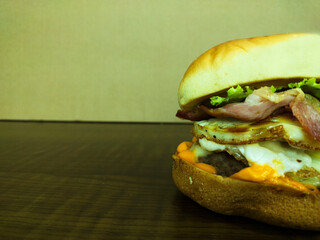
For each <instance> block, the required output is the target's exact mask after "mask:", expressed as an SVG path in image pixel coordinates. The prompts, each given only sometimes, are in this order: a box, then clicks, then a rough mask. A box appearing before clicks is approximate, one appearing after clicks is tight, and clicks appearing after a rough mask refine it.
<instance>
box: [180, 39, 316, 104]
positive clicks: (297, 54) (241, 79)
mask: <svg viewBox="0 0 320 240" xmlns="http://www.w3.org/2000/svg"><path fill="white" fill-rule="evenodd" d="M304 77H316V78H318V77H320V35H317V34H310V33H288V34H278V35H271V36H264V37H255V38H248V39H238V40H233V41H229V42H225V43H222V44H220V45H218V46H215V47H213V48H211V49H210V50H208V51H207V52H205V53H204V54H202V55H201V56H200V57H198V58H197V59H196V60H195V61H194V62H193V63H192V64H191V65H190V66H189V68H188V70H187V71H186V73H185V75H184V77H183V79H182V81H181V83H180V87H179V92H178V98H179V104H180V107H181V109H182V110H189V109H191V108H192V107H194V106H195V105H196V104H197V103H199V102H200V101H202V100H203V99H205V98H207V97H208V96H212V95H214V93H217V92H221V91H224V90H226V89H228V88H230V87H233V86H236V85H249V84H253V83H259V82H262V81H271V80H275V79H276V80H278V79H292V78H300V79H301V78H304Z"/></svg>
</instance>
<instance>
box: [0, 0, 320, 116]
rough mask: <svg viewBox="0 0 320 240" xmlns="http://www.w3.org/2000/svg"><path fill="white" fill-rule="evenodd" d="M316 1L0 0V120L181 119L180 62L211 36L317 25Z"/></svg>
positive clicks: (217, 39)
mask: <svg viewBox="0 0 320 240" xmlns="http://www.w3.org/2000/svg"><path fill="white" fill-rule="evenodd" d="M319 13H320V0H305V1H301V0H229V1H226V0H213V1H206V0H202V1H195V0H159V1H152V0H132V1H129V0H114V1H112V0H107V1H102V0H88V1H79V0H65V1H60V0H50V1H36V0H33V1H22V0H21V1H19V0H14V1H6V0H1V1H0V119H17V120H63V121H74V120H77V121H116V122H117V121H120V122H127V121H129V122H131V121H133V122H182V121H181V120H178V119H177V118H176V117H175V113H176V110H177V109H178V103H177V89H178V85H179V82H180V80H181V78H182V77H183V74H184V72H185V70H186V69H187V67H188V66H189V64H190V63H191V62H192V61H193V60H194V59H195V58H196V57H197V56H199V55H200V54H201V53H203V52H205V51H206V50H207V49H209V48H211V47H212V46H214V45H217V44H219V43H221V42H224V41H228V40H231V39H237V38H246V37H252V36H260V35H269V34H276V33H284V32H320V14H319Z"/></svg>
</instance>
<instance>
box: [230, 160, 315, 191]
mask: <svg viewBox="0 0 320 240" xmlns="http://www.w3.org/2000/svg"><path fill="white" fill-rule="evenodd" d="M231 178H233V179H239V180H244V181H250V182H260V183H262V182H264V183H269V184H274V185H281V186H286V187H291V188H295V189H298V190H300V191H307V192H314V191H316V188H312V189H311V190H310V189H308V188H307V187H306V186H305V185H303V184H302V183H300V182H298V181H295V180H292V179H290V178H288V177H279V176H277V173H276V171H275V170H274V169H273V168H272V167H270V166H268V165H257V164H253V165H251V166H250V167H247V168H244V169H242V170H241V171H239V172H237V173H235V174H233V175H232V176H231Z"/></svg>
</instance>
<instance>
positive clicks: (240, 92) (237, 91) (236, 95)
mask: <svg viewBox="0 0 320 240" xmlns="http://www.w3.org/2000/svg"><path fill="white" fill-rule="evenodd" d="M252 92H253V89H252V88H250V87H249V86H246V87H245V89H243V88H242V87H240V86H239V85H238V86H237V87H236V88H234V87H232V88H230V89H229V90H228V91H227V97H220V96H214V97H211V98H210V103H211V105H212V106H220V105H223V104H227V103H234V102H241V101H243V100H244V99H245V98H246V97H247V96H248V95H250V94H251V93H252Z"/></svg>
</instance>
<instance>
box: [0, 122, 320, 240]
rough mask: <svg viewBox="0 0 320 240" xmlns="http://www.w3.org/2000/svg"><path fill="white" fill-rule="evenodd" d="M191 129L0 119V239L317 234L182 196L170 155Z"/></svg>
mask: <svg viewBox="0 0 320 240" xmlns="http://www.w3.org/2000/svg"><path fill="white" fill-rule="evenodd" d="M190 129H191V125H178V124H125V123H118V124H115V123H43V122H42V123H41V122H40V123H39V122H0V239H231V238H232V239H285V238H288V239H320V233H317V232H309V231H298V230H291V229H284V228H279V227H274V226H270V225H266V224H263V223H259V222H256V221H254V220H250V219H246V218H242V217H234V216H224V215H220V214H216V213H213V212H211V211H208V210H206V209H205V208H203V207H201V206H199V205H198V204H196V203H194V202H193V201H191V200H190V199H189V198H187V197H185V196H184V195H182V194H181V193H180V192H179V191H178V190H177V188H176V187H175V185H174V183H173V181H172V178H171V166H172V160H171V155H172V154H173V153H174V152H175V149H176V146H177V145H178V144H179V143H180V142H181V141H183V140H190V139H191V134H190Z"/></svg>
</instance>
